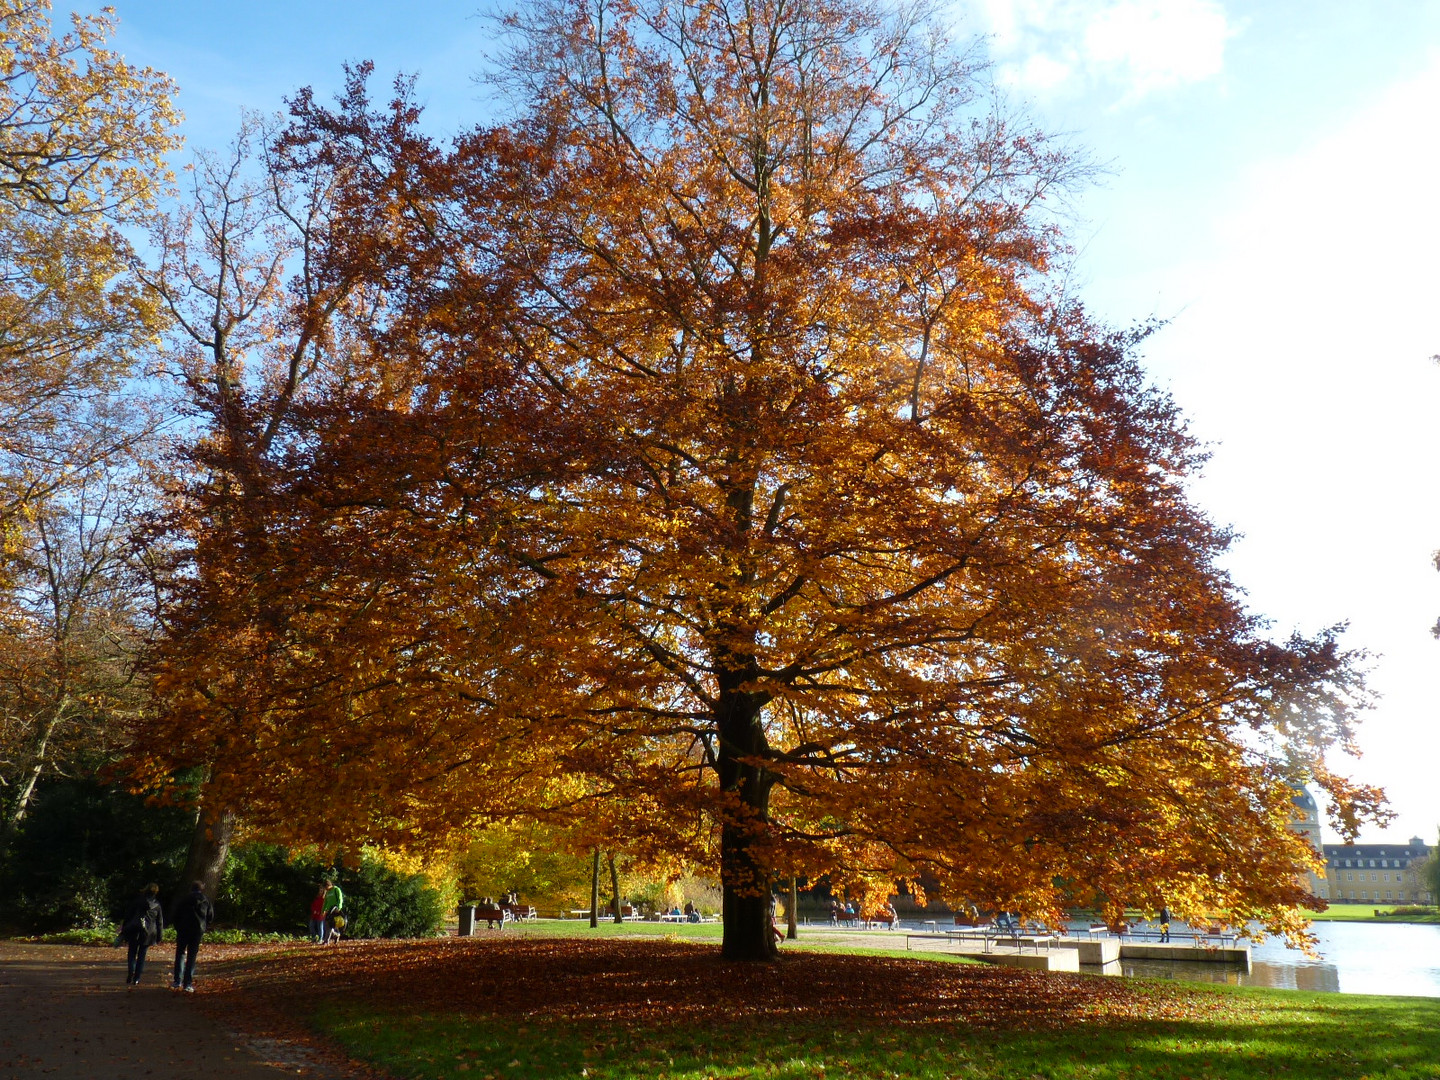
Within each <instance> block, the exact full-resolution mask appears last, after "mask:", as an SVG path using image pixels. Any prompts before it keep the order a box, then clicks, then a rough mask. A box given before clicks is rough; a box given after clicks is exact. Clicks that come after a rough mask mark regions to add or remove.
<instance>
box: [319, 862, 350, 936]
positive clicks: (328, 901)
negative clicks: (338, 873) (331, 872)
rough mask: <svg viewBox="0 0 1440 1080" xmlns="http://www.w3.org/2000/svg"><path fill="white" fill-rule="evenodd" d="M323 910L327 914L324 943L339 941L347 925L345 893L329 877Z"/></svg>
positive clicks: (326, 882)
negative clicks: (343, 928)
mask: <svg viewBox="0 0 1440 1080" xmlns="http://www.w3.org/2000/svg"><path fill="white" fill-rule="evenodd" d="M321 910H322V911H323V912H324V915H325V938H324V943H325V944H327V945H328V944H329V943H330V942H332V941H339V940H340V930H341V928H342V927H343V926H344V925H345V921H344V920H345V916H344V911H345V894H344V893H343V892H341V891H340V886H339V885H336V884H335V882H333V881H331V880H330V879H329V878H326V879H325V903H324V906H323V907H322V909H321ZM337 920H339V921H338V922H337Z"/></svg>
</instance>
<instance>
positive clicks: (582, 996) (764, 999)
mask: <svg viewBox="0 0 1440 1080" xmlns="http://www.w3.org/2000/svg"><path fill="white" fill-rule="evenodd" d="M257 951H258V950H256V949H254V948H247V947H244V946H236V947H229V948H226V949H223V950H220V949H217V950H216V955H215V956H214V957H213V959H216V960H219V959H222V958H226V957H228V958H230V959H232V960H237V961H239V962H238V963H234V964H230V965H226V968H225V972H224V974H225V978H223V979H221V980H219V981H218V982H217V985H216V987H215V988H216V990H218V991H222V992H232V993H233V992H243V994H244V996H247V997H255V998H258V999H260V1001H262V1002H264V1003H265V1004H266V1005H268V1006H269V1007H271V1008H274V1009H278V1010H281V1011H283V1012H284V1013H285V1014H287V1015H296V1014H297V1013H306V1012H308V1011H309V1010H310V1009H312V1008H314V1007H315V1006H317V1005H319V1004H321V1003H322V1002H323V1001H324V1000H325V999H327V998H341V997H343V998H344V999H345V1000H346V1001H347V1002H349V1003H351V1004H355V1005H365V1006H373V1007H375V1008H378V1009H382V1010H386V1011H405V1012H410V1013H430V1014H451V1015H455V1014H461V1015H474V1016H477V1017H478V1016H487V1015H488V1016H510V1017H528V1018H533V1019H535V1020H536V1021H551V1020H555V1021H570V1022H574V1021H592V1022H596V1021H599V1022H605V1023H609V1024H619V1025H636V1026H644V1025H650V1024H655V1023H714V1022H715V1021H716V1019H717V1018H719V1017H723V1018H724V1019H726V1020H731V1021H734V1020H743V1019H746V1018H750V1017H753V1018H769V1019H776V1018H781V1017H784V1016H787V1015H788V1016H793V1017H795V1018H796V1019H800V1018H803V1019H805V1020H809V1021H817V1020H830V1019H833V1020H835V1021H836V1022H840V1023H844V1022H847V1021H856V1020H865V1021H869V1022H877V1021H878V1022H883V1023H893V1024H925V1023H936V1022H943V1023H951V1024H956V1023H958V1024H963V1025H969V1026H973V1027H977V1028H994V1029H1005V1028H1024V1029H1035V1028H1060V1027H1068V1026H1073V1025H1082V1024H1090V1023H1097V1022H1104V1023H1116V1022H1139V1021H1154V1020H1177V1021H1178V1020H1196V1019H1204V1020H1210V1021H1214V1020H1219V1019H1224V1018H1225V1017H1226V1016H1227V1015H1234V1016H1235V1017H1237V1018H1238V1016H1239V1014H1241V1013H1243V1014H1245V1015H1249V1014H1250V1013H1251V1012H1252V1011H1253V1010H1254V1008H1255V1006H1254V1005H1253V1004H1252V1003H1251V1002H1250V1001H1249V1000H1247V999H1245V998H1242V997H1239V996H1236V995H1217V994H1211V993H1207V992H1205V991H1203V990H1198V989H1196V988H1194V987H1184V986H1176V987H1167V986H1163V985H1159V986H1157V985H1155V984H1136V983H1133V982H1130V981H1128V980H1124V979H1120V978H1106V977H1100V976H1085V975H1059V974H1044V973H1039V972H1030V971H1017V970H1012V969H1006V968H996V967H986V966H979V965H958V964H945V963H937V962H935V961H932V960H920V959H909V958H902V957H896V958H894V959H891V958H888V957H874V956H854V955H841V954H825V953H792V954H789V955H783V956H781V957H780V958H779V960H778V961H776V962H775V963H773V964H757V963H746V962H732V961H726V960H723V959H721V957H720V955H719V951H718V950H717V949H716V948H715V946H714V945H706V944H698V943H691V942H685V941H676V940H664V939H662V940H655V939H649V940H638V939H631V940H626V939H616V938H607V939H599V940H594V941H586V940H577V939H573V938H538V937H537V938H524V937H518V936H517V937H499V936H497V937H489V938H462V939H455V938H451V939H440V940H433V941H365V942H349V943H346V944H345V945H343V946H341V947H338V948H318V947H309V948H304V947H302V948H296V949H290V950H287V951H282V952H278V953H277V952H267V953H265V954H264V955H262V956H257V955H256V952H257Z"/></svg>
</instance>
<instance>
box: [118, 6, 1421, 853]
mask: <svg viewBox="0 0 1440 1080" xmlns="http://www.w3.org/2000/svg"><path fill="white" fill-rule="evenodd" d="M113 2H114V4H115V6H116V7H117V9H118V14H119V16H120V19H121V28H120V32H119V35H118V39H117V43H118V46H119V48H120V49H121V50H122V51H124V52H125V53H126V55H127V56H128V57H129V59H131V60H132V61H135V62H139V63H146V64H150V65H152V66H154V67H157V68H160V69H162V70H164V71H167V72H168V73H169V74H170V75H171V76H172V77H174V78H175V80H176V81H177V82H178V83H179V85H180V88H181V97H180V104H181V108H182V109H183V110H184V111H185V114H186V117H187V120H186V127H185V131H186V134H187V136H188V137H189V139H190V141H191V143H192V144H193V145H199V146H207V145H208V146H218V145H221V144H223V143H224V142H225V141H226V140H227V139H228V137H229V135H230V134H231V133H232V132H233V130H234V129H235V127H236V124H237V122H238V119H239V110H240V109H241V108H242V107H250V108H257V109H262V110H273V109H278V108H279V107H280V106H281V99H282V97H283V96H284V95H286V94H288V93H291V92H293V91H294V90H295V89H296V88H297V87H299V86H303V85H307V84H308V85H313V86H314V87H315V88H316V89H317V91H320V92H321V93H328V92H329V91H331V90H333V89H334V88H336V87H337V86H338V85H339V82H340V72H341V64H342V63H343V62H345V61H354V60H362V59H371V60H374V61H375V64H376V69H377V73H378V74H379V75H380V76H382V77H384V78H388V76H389V75H390V74H391V73H393V72H395V71H399V70H404V71H407V72H415V73H418V75H419V77H420V82H419V89H420V98H421V100H422V101H425V102H426V103H427V113H428V116H429V124H430V127H431V129H432V130H435V131H437V132H441V133H444V132H453V131H456V130H459V129H460V128H462V127H464V126H466V125H467V124H470V123H474V122H477V121H480V120H483V119H484V118H485V117H486V115H487V110H486V106H485V103H484V102H483V100H482V91H481V89H480V88H479V87H477V86H476V85H475V84H474V82H473V76H474V74H475V72H476V71H478V70H479V69H480V68H481V66H482V65H483V63H484V61H485V56H486V53H487V50H490V49H492V48H493V46H494V39H495V30H494V25H493V24H492V23H490V22H487V21H486V20H484V19H481V18H479V17H477V15H476V12H477V10H478V8H479V5H478V4H477V3H476V2H475V0H413V2H411V3H408V4H405V5H403V6H402V5H398V4H381V3H369V2H364V0H355V2H351V3H343V4H342V3H335V2H330V0H321V2H302V3H289V4H285V3H277V2H274V0H260V2H254V0H252V2H249V3H245V4H243V5H242V4H234V3H205V2H200V0H188V2H184V3H181V2H177V0H113ZM947 17H948V18H949V19H950V20H951V22H952V23H953V25H954V26H955V33H956V36H957V37H960V38H965V37H968V36H973V35H984V36H986V38H987V41H988V49H989V53H990V56H991V58H992V61H993V71H992V77H993V79H994V81H995V82H996V84H997V86H998V87H1000V88H1001V90H1002V92H1003V93H1004V94H1005V95H1006V96H1007V98H1008V99H1009V101H1010V102H1011V103H1012V104H1013V105H1014V106H1015V107H1016V108H1017V109H1023V110H1025V111H1026V112H1027V113H1028V114H1029V115H1030V116H1031V117H1032V118H1033V119H1034V120H1035V122H1036V123H1037V124H1038V125H1039V126H1040V127H1041V128H1043V129H1046V130H1050V131H1058V132H1068V133H1070V134H1071V135H1072V136H1073V138H1074V140H1075V141H1076V142H1077V143H1079V144H1080V145H1083V146H1086V147H1088V148H1089V150H1090V152H1091V154H1092V155H1093V156H1094V157H1095V158H1096V159H1097V160H1099V161H1103V162H1107V163H1108V165H1109V172H1108V175H1107V176H1106V177H1105V178H1104V179H1103V180H1102V181H1101V182H1100V183H1098V184H1097V185H1095V186H1094V187H1092V188H1090V189H1087V190H1086V191H1084V192H1081V193H1079V194H1078V196H1077V197H1076V199H1075V201H1074V210H1073V221H1072V225H1071V229H1070V235H1071V236H1072V238H1073V240H1074V243H1075V246H1076V256H1075V263H1074V267H1073V269H1072V276H1073V280H1074V282H1075V288H1076V290H1077V291H1078V292H1079V293H1080V294H1081V295H1082V296H1083V297H1084V298H1085V299H1086V300H1087V302H1088V304H1089V305H1090V307H1091V309H1092V310H1093V311H1094V312H1095V313H1096V314H1097V315H1099V316H1100V317H1101V318H1103V319H1105V320H1107V321H1109V322H1112V323H1116V324H1120V325H1128V324H1130V323H1131V322H1134V321H1136V320H1139V319H1144V318H1148V317H1150V316H1160V317H1163V318H1167V319H1169V320H1170V322H1169V324H1168V325H1167V327H1166V328H1165V329H1164V330H1162V331H1161V332H1160V333H1158V334H1157V335H1156V336H1155V337H1153V338H1152V339H1151V340H1150V341H1149V342H1148V343H1147V349H1146V355H1147V360H1148V363H1149V366H1150V370H1151V371H1152V372H1153V374H1154V377H1155V378H1156V380H1157V381H1158V382H1159V383H1160V384H1161V385H1163V386H1166V387H1167V388H1168V389H1169V390H1170V391H1171V392H1172V393H1173V394H1174V395H1175V397H1176V398H1177V400H1178V401H1179V402H1180V404H1181V405H1182V407H1183V408H1184V409H1185V411H1186V413H1187V415H1188V416H1189V417H1190V420H1191V423H1192V426H1193V429H1194V430H1195V432H1196V433H1197V434H1199V435H1200V436H1201V437H1202V438H1204V439H1206V440H1208V441H1209V442H1211V443H1212V445H1213V448H1214V453H1213V458H1212V461H1211V463H1210V466H1209V468H1208V469H1207V470H1206V473H1205V475H1204V476H1203V477H1201V478H1200V479H1199V480H1198V481H1197V482H1196V484H1195V487H1194V492H1195V495H1196V497H1197V499H1198V500H1199V501H1200V502H1201V504H1202V505H1204V506H1205V507H1206V508H1207V509H1208V510H1209V511H1210V513H1211V514H1212V516H1213V517H1215V518H1216V519H1217V520H1219V521H1222V522H1227V523H1229V524H1231V525H1233V526H1234V527H1235V528H1236V529H1237V530H1238V531H1239V532H1240V533H1242V534H1243V536H1242V538H1241V540H1240V541H1239V542H1238V543H1237V544H1236V546H1235V549H1234V551H1233V552H1232V554H1231V556H1230V559H1229V563H1228V565H1229V568H1230V570H1231V571H1232V573H1233V574H1234V576H1235V578H1236V580H1237V581H1238V582H1239V584H1240V585H1241V586H1243V587H1244V588H1245V589H1246V590H1247V591H1248V593H1249V596H1250V601H1251V605H1252V607H1253V608H1254V609H1255V610H1257V611H1259V612H1261V613H1263V614H1265V615H1267V616H1268V617H1269V618H1270V619H1271V620H1272V621H1273V626H1274V630H1275V632H1277V633H1281V634H1284V633H1288V632H1289V631H1290V630H1291V629H1293V628H1299V629H1302V630H1306V631H1313V630H1315V629H1317V628H1319V627H1321V626H1324V625H1328V624H1330V623H1334V622H1338V621H1341V620H1348V621H1349V622H1350V623H1351V631H1350V634H1349V637H1348V640H1349V641H1350V642H1351V643H1352V644H1354V645H1357V646H1363V647H1365V648H1368V649H1370V650H1372V651H1374V652H1376V653H1379V654H1382V655H1381V656H1380V657H1379V658H1378V659H1377V660H1376V662H1375V670H1374V674H1373V677H1372V683H1373V685H1374V686H1375V688H1376V689H1378V690H1379V691H1381V692H1382V693H1383V694H1384V699H1383V701H1382V703H1381V705H1380V707H1379V708H1378V709H1377V710H1376V711H1375V712H1374V713H1373V714H1372V715H1371V716H1370V718H1369V719H1368V721H1367V722H1366V724H1365V726H1364V728H1363V729H1362V732H1361V740H1360V741H1361V745H1362V748H1363V749H1364V751H1365V756H1364V758H1363V760H1362V761H1361V762H1359V763H1349V764H1348V765H1347V763H1346V762H1345V761H1343V760H1340V761H1337V762H1336V763H1335V764H1337V765H1339V766H1341V767H1342V768H1344V769H1346V770H1347V771H1352V772H1356V773H1358V775H1360V776H1362V777H1363V778H1364V779H1366V780H1369V781H1372V782H1377V783H1381V784H1384V785H1385V786H1386V787H1387V789H1388V790H1389V792H1390V795H1391V799H1392V803H1393V806H1394V808H1395V809H1396V810H1397V811H1398V813H1399V818H1398V820H1397V822H1396V823H1395V825H1394V826H1393V827H1392V828H1391V829H1390V830H1388V831H1387V833H1386V834H1385V837H1384V838H1404V837H1408V836H1410V835H1412V834H1418V835H1421V836H1422V837H1424V838H1425V839H1426V840H1427V841H1430V842H1432V843H1433V842H1434V840H1435V836H1436V829H1437V824H1440V768H1437V763H1440V722H1437V721H1440V642H1436V641H1435V640H1434V639H1432V638H1431V636H1430V634H1429V632H1428V630H1429V627H1430V626H1431V625H1433V624H1434V623H1435V620H1436V619H1437V617H1440V574H1437V573H1436V572H1435V571H1434V569H1433V568H1432V567H1431V565H1430V557H1431V553H1432V551H1434V550H1435V549H1436V548H1437V547H1440V498H1437V493H1440V468H1437V466H1440V423H1437V422H1436V418H1437V415H1440V366H1437V365H1436V364H1434V363H1432V362H1431V361H1430V360H1429V357H1430V356H1431V355H1432V354H1435V353H1440V304H1437V297H1440V268H1437V261H1436V254H1435V253H1436V252H1440V210H1437V205H1436V188H1437V177H1440V0H1347V2H1341V0H1255V2H1250V3H1241V2H1239V0H971V2H968V3H955V4H953V5H952V6H951V7H950V8H949V9H948V15H947ZM1362 838H1363V839H1380V838H1382V837H1381V834H1380V833H1379V832H1378V831H1376V830H1371V831H1370V832H1369V833H1367V834H1366V835H1365V836H1363V837H1362Z"/></svg>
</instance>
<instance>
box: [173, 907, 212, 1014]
mask: <svg viewBox="0 0 1440 1080" xmlns="http://www.w3.org/2000/svg"><path fill="white" fill-rule="evenodd" d="M214 921H215V906H214V905H213V904H211V903H210V898H209V897H208V896H206V895H205V886H204V885H203V884H201V883H200V882H198V881H197V882H195V883H194V884H192V885H191V886H190V892H189V893H187V894H186V896H185V898H184V899H183V900H181V901H180V903H179V904H177V905H176V907H175V977H174V978H173V979H172V980H171V981H170V989H171V990H184V991H185V993H187V994H193V993H194V992H195V960H196V958H197V957H198V956H199V955H200V939H201V938H203V937H204V936H205V931H206V930H209V929H210V924H211V923H213V922H214Z"/></svg>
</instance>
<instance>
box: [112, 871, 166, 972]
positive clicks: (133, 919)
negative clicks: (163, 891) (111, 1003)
mask: <svg viewBox="0 0 1440 1080" xmlns="http://www.w3.org/2000/svg"><path fill="white" fill-rule="evenodd" d="M164 932H165V912H164V911H163V910H162V909H161V907H160V886H159V885H156V884H154V883H153V882H152V883H151V884H149V885H146V886H145V888H143V889H141V890H140V892H139V893H138V894H137V895H136V897H135V899H134V900H131V901H130V906H129V907H128V908H126V909H125V917H124V919H122V920H121V922H120V936H121V937H122V938H124V940H125V944H126V945H128V946H129V947H130V948H129V952H128V953H127V955H126V957H125V985H126V986H139V985H140V975H141V974H142V973H143V972H144V970H145V954H146V953H147V952H149V950H150V946H151V945H154V944H155V943H156V942H157V941H159V940H160V935H161V934H163V933H164Z"/></svg>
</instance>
